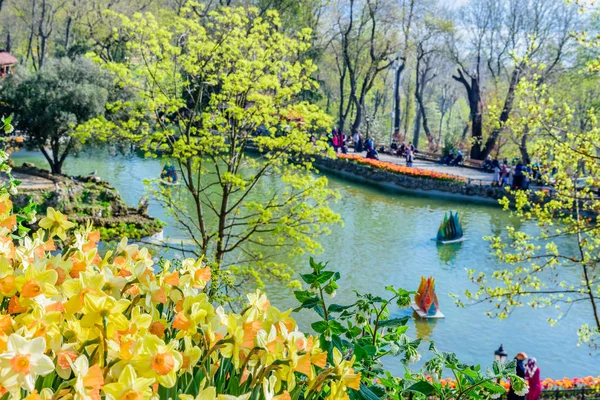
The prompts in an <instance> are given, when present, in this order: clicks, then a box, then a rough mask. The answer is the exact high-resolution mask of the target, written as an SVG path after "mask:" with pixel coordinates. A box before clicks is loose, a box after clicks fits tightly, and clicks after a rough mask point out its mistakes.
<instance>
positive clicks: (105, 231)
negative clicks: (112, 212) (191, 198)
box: [98, 220, 165, 241]
mask: <svg viewBox="0 0 600 400" xmlns="http://www.w3.org/2000/svg"><path fill="white" fill-rule="evenodd" d="M163 226H165V223H164V222H162V221H159V220H155V221H148V222H146V223H144V224H140V223H125V222H118V223H112V224H109V225H107V226H102V227H99V228H98V230H99V231H100V240H104V241H108V240H115V239H118V238H122V237H127V238H129V239H132V240H139V239H143V238H145V237H149V236H152V235H153V234H154V233H156V232H157V231H160V230H161V229H162V227H163Z"/></svg>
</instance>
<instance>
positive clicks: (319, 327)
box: [310, 321, 327, 333]
mask: <svg viewBox="0 0 600 400" xmlns="http://www.w3.org/2000/svg"><path fill="white" fill-rule="evenodd" d="M310 326H311V327H312V328H313V329H314V330H315V332H317V333H323V332H325V330H327V321H317V322H313V323H312V324H311V325H310Z"/></svg>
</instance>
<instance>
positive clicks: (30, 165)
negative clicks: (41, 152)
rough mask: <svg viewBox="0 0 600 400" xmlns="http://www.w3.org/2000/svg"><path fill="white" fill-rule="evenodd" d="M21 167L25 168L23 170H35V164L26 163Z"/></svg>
mask: <svg viewBox="0 0 600 400" xmlns="http://www.w3.org/2000/svg"><path fill="white" fill-rule="evenodd" d="M21 167H23V168H35V164H33V163H30V162H24V163H23V165H21Z"/></svg>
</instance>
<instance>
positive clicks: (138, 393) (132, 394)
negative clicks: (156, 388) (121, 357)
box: [102, 365, 154, 400]
mask: <svg viewBox="0 0 600 400" xmlns="http://www.w3.org/2000/svg"><path fill="white" fill-rule="evenodd" d="M153 383H154V379H148V378H142V377H139V376H137V374H136V373H135V369H133V367H132V366H131V365H127V366H126V367H125V369H123V372H122V373H121V375H119V380H118V381H117V382H113V383H108V384H106V385H104V387H103V388H102V391H103V392H104V394H106V399H107V400H123V399H127V400H129V399H131V400H138V399H139V400H142V399H148V398H150V396H152V389H151V387H150V386H151V385H152V384H153Z"/></svg>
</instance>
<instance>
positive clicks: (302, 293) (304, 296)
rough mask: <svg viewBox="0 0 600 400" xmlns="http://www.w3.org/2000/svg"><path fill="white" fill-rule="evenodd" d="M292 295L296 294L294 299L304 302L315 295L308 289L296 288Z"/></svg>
mask: <svg viewBox="0 0 600 400" xmlns="http://www.w3.org/2000/svg"><path fill="white" fill-rule="evenodd" d="M294 296H296V299H297V300H298V301H299V302H300V303H304V302H305V301H306V300H308V299H310V298H311V297H315V294H314V293H312V292H309V291H308V290H296V291H294Z"/></svg>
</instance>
